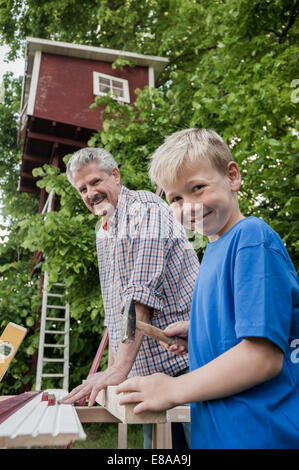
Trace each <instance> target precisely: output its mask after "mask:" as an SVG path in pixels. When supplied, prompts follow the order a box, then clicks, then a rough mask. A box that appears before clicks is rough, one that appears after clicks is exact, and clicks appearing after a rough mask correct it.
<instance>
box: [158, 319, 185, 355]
mask: <svg viewBox="0 0 299 470" xmlns="http://www.w3.org/2000/svg"><path fill="white" fill-rule="evenodd" d="M189 324H190V322H189V321H177V322H175V323H171V324H170V325H168V326H167V328H165V330H164V333H165V334H166V335H167V336H181V337H182V338H188V333H189ZM160 344H161V346H164V348H166V349H167V350H168V351H170V352H172V353H175V354H184V353H186V352H187V351H186V350H185V348H184V346H179V345H178V344H172V345H171V346H168V345H167V344H165V343H162V342H160Z"/></svg>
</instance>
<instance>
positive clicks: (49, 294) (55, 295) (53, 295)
mask: <svg viewBox="0 0 299 470" xmlns="http://www.w3.org/2000/svg"><path fill="white" fill-rule="evenodd" d="M48 297H59V298H61V297H64V294H51V293H49V292H48Z"/></svg>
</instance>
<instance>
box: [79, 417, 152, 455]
mask: <svg viewBox="0 0 299 470" xmlns="http://www.w3.org/2000/svg"><path fill="white" fill-rule="evenodd" d="M82 426H83V429H84V431H85V433H86V440H85V441H76V442H73V444H72V445H71V449H117V435H118V427H117V423H110V424H107V423H87V424H83V425H82ZM127 448H128V449H143V432H142V425H141V424H129V425H128V440H127Z"/></svg>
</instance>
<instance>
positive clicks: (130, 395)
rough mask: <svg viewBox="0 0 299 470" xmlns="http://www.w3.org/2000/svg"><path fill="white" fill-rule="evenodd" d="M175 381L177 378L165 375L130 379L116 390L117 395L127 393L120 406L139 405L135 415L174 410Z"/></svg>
mask: <svg viewBox="0 0 299 470" xmlns="http://www.w3.org/2000/svg"><path fill="white" fill-rule="evenodd" d="M175 380H176V378H174V377H170V376H169V375H165V374H153V375H147V376H146V377H134V378H133V379H128V380H126V381H125V382H123V383H122V384H120V385H119V386H118V387H117V389H116V393H122V392H124V393H125V395H123V396H122V397H121V398H120V400H119V403H120V405H125V404H128V403H138V405H137V406H135V408H134V413H135V414H138V413H142V412H143V411H162V410H168V409H169V408H173V407H174V406H175V405H176V403H175V398H174V397H175V384H174V381H175Z"/></svg>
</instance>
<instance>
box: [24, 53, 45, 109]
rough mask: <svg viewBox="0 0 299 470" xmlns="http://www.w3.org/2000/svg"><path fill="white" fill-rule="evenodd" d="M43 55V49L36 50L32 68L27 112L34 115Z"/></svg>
mask: <svg viewBox="0 0 299 470" xmlns="http://www.w3.org/2000/svg"><path fill="white" fill-rule="evenodd" d="M41 57H42V53H41V51H36V52H35V54H34V64H33V70H32V77H31V84H30V91H29V96H28V107H27V114H29V115H30V116H33V112H34V105H35V97H36V90H37V82H38V77H39V69H40V63H41Z"/></svg>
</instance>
